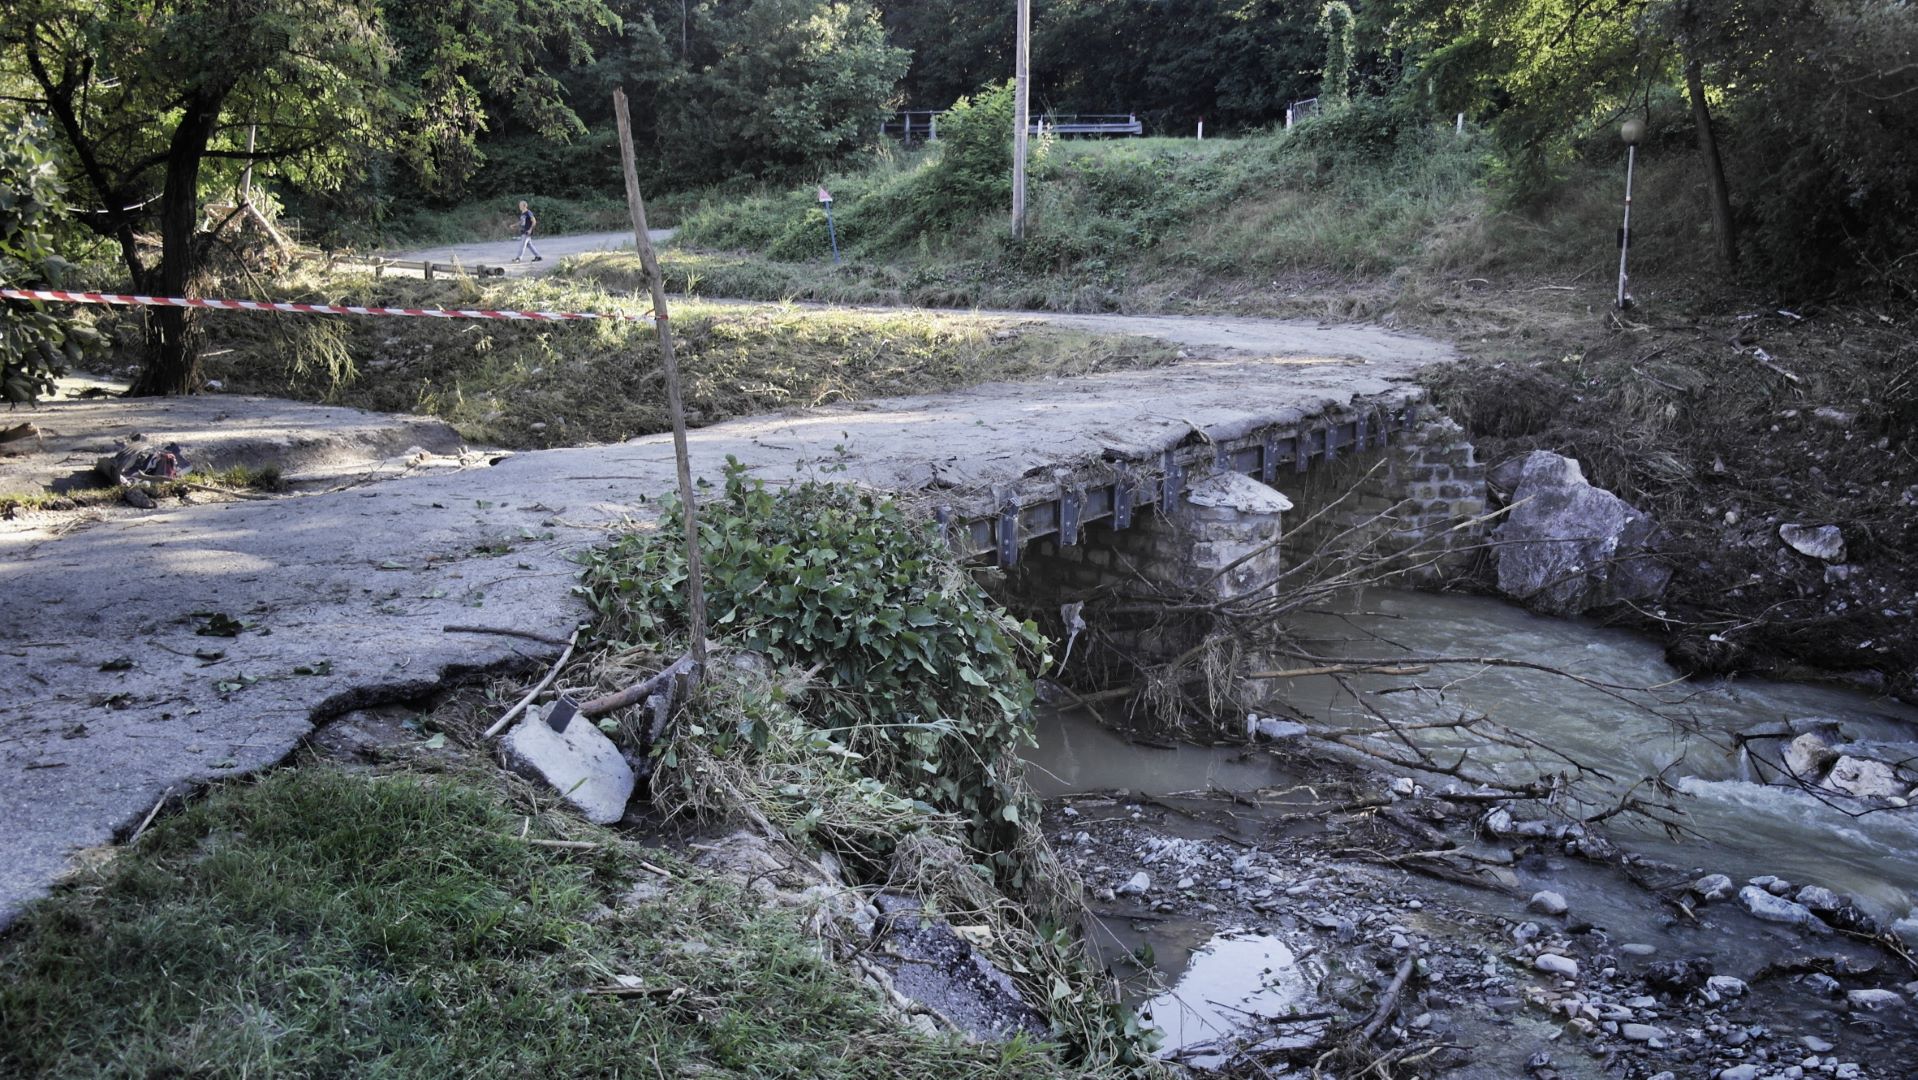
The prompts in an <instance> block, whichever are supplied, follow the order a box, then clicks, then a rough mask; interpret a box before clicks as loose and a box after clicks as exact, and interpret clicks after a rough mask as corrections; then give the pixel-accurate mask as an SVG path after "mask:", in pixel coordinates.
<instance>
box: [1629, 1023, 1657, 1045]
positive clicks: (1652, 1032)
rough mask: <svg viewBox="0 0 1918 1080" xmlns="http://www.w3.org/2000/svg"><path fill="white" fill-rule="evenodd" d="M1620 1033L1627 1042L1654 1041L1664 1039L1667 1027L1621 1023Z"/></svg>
mask: <svg viewBox="0 0 1918 1080" xmlns="http://www.w3.org/2000/svg"><path fill="white" fill-rule="evenodd" d="M1618 1035H1619V1038H1622V1039H1624V1040H1626V1041H1627V1042H1652V1041H1653V1040H1662V1039H1664V1038H1665V1029H1664V1028H1661V1027H1653V1026H1652V1025H1650V1024H1620V1025H1618Z"/></svg>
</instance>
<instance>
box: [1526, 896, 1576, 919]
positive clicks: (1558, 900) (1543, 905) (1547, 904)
mask: <svg viewBox="0 0 1918 1080" xmlns="http://www.w3.org/2000/svg"><path fill="white" fill-rule="evenodd" d="M1525 906H1526V907H1528V908H1530V909H1531V910H1533V911H1536V912H1538V913H1539V914H1541V915H1563V914H1565V910H1566V908H1567V907H1569V906H1570V905H1568V904H1566V903H1565V898H1564V897H1563V896H1560V895H1559V894H1558V893H1555V892H1545V891H1540V892H1535V893H1533V894H1532V899H1531V901H1530V902H1529V903H1527V904H1526V905H1525Z"/></svg>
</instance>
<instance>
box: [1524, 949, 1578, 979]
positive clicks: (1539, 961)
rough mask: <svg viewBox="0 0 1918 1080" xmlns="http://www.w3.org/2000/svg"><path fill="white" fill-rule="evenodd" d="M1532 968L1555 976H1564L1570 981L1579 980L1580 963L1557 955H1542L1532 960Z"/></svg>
mask: <svg viewBox="0 0 1918 1080" xmlns="http://www.w3.org/2000/svg"><path fill="white" fill-rule="evenodd" d="M1532 966H1533V967H1535V968H1537V969H1538V970H1540V971H1547V972H1550V973H1552V974H1553V975H1563V976H1565V977H1566V978H1568V979H1576V978H1578V961H1576V960H1574V959H1572V958H1571V957H1569V956H1560V955H1558V954H1557V953H1540V954H1538V956H1537V957H1535V958H1534V959H1533V960H1532Z"/></svg>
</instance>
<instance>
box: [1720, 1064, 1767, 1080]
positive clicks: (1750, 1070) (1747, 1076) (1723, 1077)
mask: <svg viewBox="0 0 1918 1080" xmlns="http://www.w3.org/2000/svg"><path fill="white" fill-rule="evenodd" d="M1718 1080H1758V1066H1756V1065H1753V1064H1750V1063H1749V1062H1748V1063H1746V1064H1744V1065H1733V1066H1732V1067H1731V1068H1729V1069H1721V1070H1719V1073H1718Z"/></svg>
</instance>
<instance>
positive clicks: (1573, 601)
mask: <svg viewBox="0 0 1918 1080" xmlns="http://www.w3.org/2000/svg"><path fill="white" fill-rule="evenodd" d="M1519 460H1520V464H1519V465H1518V466H1517V467H1516V468H1515V469H1514V468H1513V467H1512V466H1511V464H1510V463H1509V462H1508V463H1506V464H1505V465H1503V466H1500V469H1502V470H1504V471H1505V473H1506V474H1507V475H1510V474H1511V473H1513V472H1516V475H1517V479H1516V481H1514V482H1513V484H1512V500H1511V506H1512V509H1511V511H1510V512H1509V513H1508V514H1506V516H1505V520H1504V521H1503V522H1502V523H1501V524H1500V525H1499V527H1498V528H1497V529H1496V530H1494V531H1493V533H1492V540H1493V542H1494V547H1493V549H1492V550H1493V555H1494V558H1495V560H1496V567H1497V570H1496V572H1497V582H1498V588H1499V591H1500V592H1502V593H1504V594H1505V595H1507V596H1510V597H1512V598H1513V599H1515V600H1518V601H1520V602H1522V603H1524V604H1525V605H1527V606H1528V607H1531V608H1534V609H1536V610H1538V611H1542V612H1545V613H1547V614H1551V615H1576V614H1579V613H1580V612H1584V611H1590V610H1592V609H1594V608H1601V607H1606V606H1608V605H1611V604H1616V603H1619V602H1621V601H1624V600H1649V599H1652V598H1654V597H1656V596H1657V595H1658V594H1659V593H1660V592H1663V591H1664V588H1665V583H1666V582H1667V581H1669V580H1671V576H1672V572H1671V569H1670V568H1669V567H1667V566H1665V565H1664V563H1663V562H1661V561H1660V560H1659V559H1658V558H1656V557H1655V556H1654V555H1653V550H1654V547H1655V544H1656V539H1657V533H1658V523H1657V522H1656V521H1654V520H1653V519H1652V517H1651V515H1649V514H1646V513H1643V512H1642V511H1640V510H1638V509H1636V508H1634V507H1633V506H1632V505H1631V504H1629V503H1627V502H1625V500H1623V499H1621V498H1619V497H1618V496H1616V495H1614V494H1612V493H1611V492H1609V491H1606V490H1604V489H1602V488H1595V487H1593V486H1592V485H1591V484H1590V483H1588V482H1587V481H1586V479H1585V474H1584V472H1583V471H1582V470H1581V469H1580V468H1579V465H1578V462H1576V461H1573V460H1572V459H1571V458H1568V457H1563V456H1561V455H1558V454H1554V453H1552V452H1550V451H1547V450H1534V451H1532V452H1531V453H1530V454H1527V455H1525V457H1524V458H1522V459H1519Z"/></svg>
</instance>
